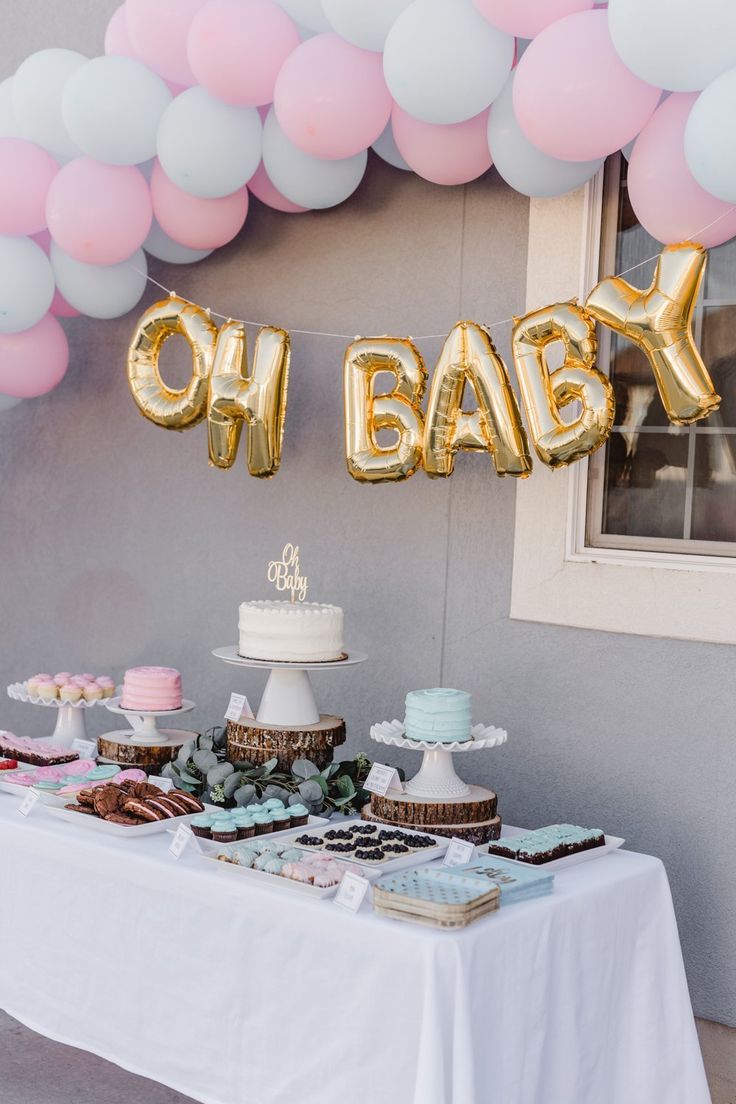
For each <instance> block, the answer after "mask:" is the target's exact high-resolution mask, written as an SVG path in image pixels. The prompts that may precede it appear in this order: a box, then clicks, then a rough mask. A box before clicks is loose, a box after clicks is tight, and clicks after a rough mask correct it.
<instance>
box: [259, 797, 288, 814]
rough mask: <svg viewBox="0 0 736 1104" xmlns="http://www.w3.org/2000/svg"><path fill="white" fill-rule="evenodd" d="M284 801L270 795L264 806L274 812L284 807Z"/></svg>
mask: <svg viewBox="0 0 736 1104" xmlns="http://www.w3.org/2000/svg"><path fill="white" fill-rule="evenodd" d="M283 807H284V803H283V801H281V800H280V799H279V798H278V797H269V799H268V801H264V802H263V808H264V809H268V811H269V812H273V811H274V810H275V809H283Z"/></svg>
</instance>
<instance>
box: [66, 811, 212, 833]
mask: <svg viewBox="0 0 736 1104" xmlns="http://www.w3.org/2000/svg"><path fill="white" fill-rule="evenodd" d="M47 812H49V813H50V814H51V816H55V817H59V818H60V819H61V820H65V821H67V823H68V822H69V821H71V823H72V824H78V825H79V827H80V828H86V829H88V830H89V831H90V832H100V833H101V834H102V835H103V836H122V837H123V838H125V839H140V837H141V836H153V835H155V834H156V833H157V832H165V831H166V829H167V828H172V827H174V828H178V827H179V825H180V824H188V823H189V821H190V820H191V819H192V817H195V816H199V813H185V814H184V815H183V816H179V817H167V818H166V820H152V821H151V822H150V823H149V824H132V825H130V826H128V825H127V824H113V823H112V821H109V820H102V819H101V818H100V817H97V816H90V815H89V814H87V813H75V812H74V810H73V809H62V808H59V807H58V806H56V805H48V806H47Z"/></svg>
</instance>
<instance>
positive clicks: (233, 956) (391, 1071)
mask: <svg viewBox="0 0 736 1104" xmlns="http://www.w3.org/2000/svg"><path fill="white" fill-rule="evenodd" d="M170 840H171V837H170V836H169V835H167V834H166V833H164V834H162V835H159V836H148V837H146V838H145V839H139V840H135V841H134V840H130V841H123V840H120V839H117V838H115V839H108V838H106V837H103V836H101V835H99V834H96V833H93V832H90V831H88V830H86V829H85V828H84V827H82V826H79V827H77V826H76V825H73V824H66V823H62V822H60V821H59V820H58V819H54V818H53V817H52V816H50V815H49V813H48V812H47V810H46V809H45V808H43V807H41V806H40V804H37V805H36V806H35V808H34V809H33V811H32V812H31V814H30V816H28V817H27V818H23V817H22V816H20V815H19V813H18V802H17V800H16V799H14V798H11V797H10V796H6V795H0V932H2V942H3V949H4V952H5V953H4V955H3V963H2V968H1V969H0V1007H2V1008H3V1009H5V1010H6V1011H7V1012H8V1013H9V1014H10V1015H12V1016H15V1017H16V1018H17V1019H18V1020H20V1021H21V1022H22V1023H24V1024H26V1025H27V1026H28V1027H30V1028H32V1029H33V1030H35V1031H38V1032H40V1033H41V1034H43V1035H46V1036H49V1037H50V1038H53V1039H56V1040H59V1041H61V1042H63V1043H68V1044H71V1045H73V1046H77V1047H81V1048H83V1049H85V1050H89V1051H92V1052H93V1053H95V1054H98V1055H101V1056H102V1057H104V1058H108V1059H110V1060H111V1061H113V1062H116V1063H118V1064H119V1065H120V1066H123V1067H124V1068H125V1069H128V1070H132V1071H133V1072H135V1073H139V1074H142V1075H144V1076H146V1077H150V1078H153V1079H154V1080H157V1081H160V1082H163V1083H164V1084H166V1085H169V1086H170V1087H172V1088H174V1089H177V1090H178V1091H180V1092H182V1093H185V1094H187V1095H189V1096H191V1097H193V1098H194V1099H195V1100H198V1101H202V1102H204V1104H256V1102H258V1104H284V1102H286V1101H289V1100H294V1101H299V1104H338V1102H339V1104H345V1102H346V1101H348V1102H351V1104H375V1102H376V1101H380V1102H382V1104H593V1102H594V1104H653V1102H660V1101H662V1102H663V1101H666V1102H667V1104H707V1102H708V1101H709V1100H710V1097H709V1094H708V1089H707V1085H706V1081H705V1076H704V1072H703V1065H702V1061H701V1057H700V1050H699V1047H698V1042H697V1037H696V1033H695V1026H694V1022H693V1016H692V1011H691V1008H690V1001H689V997H688V992H687V986H686V981H685V975H684V970H683V965H682V957H681V952H680V945H679V940H678V935H677V927H676V923H675V918H674V913H673V909H672V902H671V897H670V891H669V886H668V882H667V877H666V874H665V871H664V868H663V866H662V864H661V863H660V862H659V860H657V859H654V858H651V857H649V856H646V855H638V854H634V853H631V852H625V851H618V852H614V853H612V854H608V855H606V856H604V857H600V858H597V859H593V860H590V861H587V862H583V863H580V864H578V865H575V866H572V867H570V868H568V869H567V870H564V871H558V872H557V876H556V881H555V890H554V893H553V894H552V896H550V897H546V898H541V899H538V900H534V901H528V902H525V903H522V904H517V905H513V906H507V907H506V908H502V909H501V910H500V911H499V912H498V913H496V914H494V915H491V916H489V917H486V918H485V919H483V920H480V921H478V922H477V923H476V924H474V925H472V926H471V927H469V928H467V929H464V930H462V931H458V932H441V931H436V930H434V929H430V928H424V927H421V926H418V925H414V924H408V923H406V924H402V923H397V922H394V921H390V920H385V919H382V918H379V917H377V916H375V915H374V914H373V912H372V911H371V910H370V908H369V906H368V905H367V903H364V905H363V908H362V910H361V911H360V912H359V913H357V914H351V913H348V912H345V911H344V910H342V909H341V908H339V907H337V906H336V905H335V904H334V903H333V902H331V901H315V900H312V899H307V898H303V897H302V896H300V894H299V892H298V891H296V890H295V889H293V888H285V887H281V886H274V889H273V890H270V889H269V888H263V887H262V886H261V885H260V884H259V885H252V884H250V883H249V882H248V880H247V879H246V878H245V877H238V876H237V875H235V876H233V874H232V871H228V870H223V869H222V868H221V867H220V866H219V865H218V864H216V863H206V862H204V861H202V860H201V859H199V858H198V857H197V856H196V855H195V854H194V853H193V852H192V851H191V849H190V850H187V851H186V852H185V853H184V855H183V856H182V858H181V859H179V860H178V861H177V860H175V859H174V858H173V857H172V856H171V855H170V854H169V853H168V850H167V848H168V844H169V842H170Z"/></svg>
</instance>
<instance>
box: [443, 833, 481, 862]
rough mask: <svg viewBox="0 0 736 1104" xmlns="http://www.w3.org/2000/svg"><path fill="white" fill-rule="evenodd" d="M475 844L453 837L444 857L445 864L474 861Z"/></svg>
mask: <svg viewBox="0 0 736 1104" xmlns="http://www.w3.org/2000/svg"><path fill="white" fill-rule="evenodd" d="M474 855H475V846H474V844H472V843H470V842H469V840H463V839H453V840H451V841H450V846H449V847H448V848H447V850H446V851H445V855H444V858H443V859H442V865H443V866H462V865H463V864H464V863H469V862H472V861H473V856H474Z"/></svg>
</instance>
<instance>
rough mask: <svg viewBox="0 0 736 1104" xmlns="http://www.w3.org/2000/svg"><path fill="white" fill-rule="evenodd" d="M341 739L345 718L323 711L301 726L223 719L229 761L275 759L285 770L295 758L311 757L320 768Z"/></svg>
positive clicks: (326, 761)
mask: <svg viewBox="0 0 736 1104" xmlns="http://www.w3.org/2000/svg"><path fill="white" fill-rule="evenodd" d="M344 743H345V721H344V720H343V719H342V717H331V716H329V715H327V714H324V715H322V716H320V719H319V721H318V722H317V724H313V725H306V726H305V727H304V728H290V727H288V726H284V727H281V728H275V727H274V726H273V725H265V724H262V723H261V722H260V721H256V720H250V721H241V722H238V723H236V722H235V721H228V722H227V756H228V759H230V760H231V761H232V762H237V761H238V760H247V761H248V762H249V763H254V764H260V763H266V762H268V760H269V759H278V761H279V769H280V770H284V771H289V770H291V766H292V763H294V762H295V761H296V760H297V759H311V761H312V762H313V763H314V764H315V766H317V767H318V768H319V770H324V769H325V767H328V766H329V765H330V763H331V762H332V758H333V755H334V751H335V748H336V747H338V746H339V745H340V744H344Z"/></svg>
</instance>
